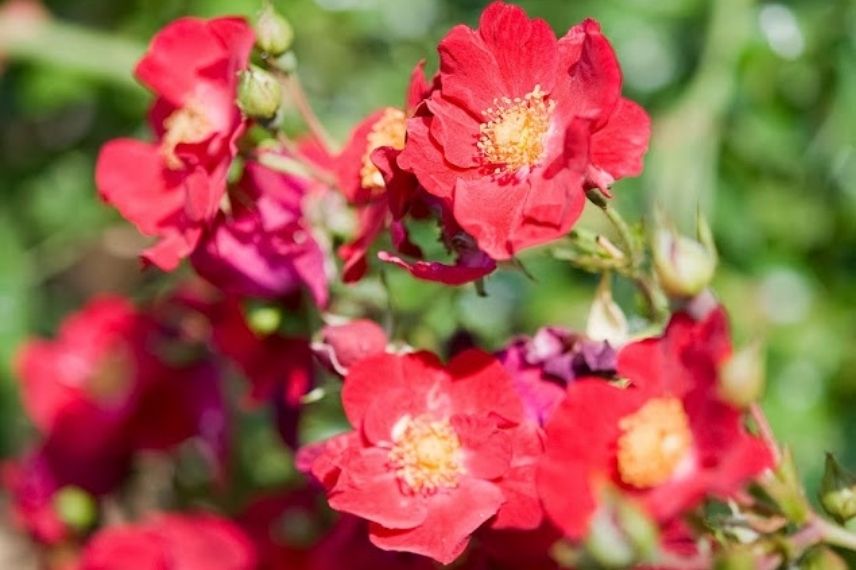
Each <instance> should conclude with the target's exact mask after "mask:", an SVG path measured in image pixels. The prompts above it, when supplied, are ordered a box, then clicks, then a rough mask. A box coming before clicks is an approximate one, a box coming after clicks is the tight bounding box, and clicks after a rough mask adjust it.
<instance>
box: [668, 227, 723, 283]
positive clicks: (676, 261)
mask: <svg viewBox="0 0 856 570" xmlns="http://www.w3.org/2000/svg"><path fill="white" fill-rule="evenodd" d="M653 257H654V270H655V271H656V273H657V278H658V279H659V281H660V285H662V287H663V290H664V291H665V292H666V293H667V294H668V295H670V296H672V297H679V298H684V299H685V298H692V297H695V296H696V295H698V294H699V293H701V292H702V291H704V289H705V288H706V287H707V286H708V285H709V284H710V282H711V280H712V279H713V272H714V270H715V269H716V254H715V252H712V251H710V250H709V249H708V248H707V247H705V246H704V245H703V244H702V243H700V242H698V241H696V240H694V239H690V238H688V237H685V236H681V235H678V234H677V233H675V232H674V231H672V230H668V229H662V228H661V229H658V230H656V231H655V233H654V247H653Z"/></svg>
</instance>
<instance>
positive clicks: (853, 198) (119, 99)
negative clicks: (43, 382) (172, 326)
mask: <svg viewBox="0 0 856 570" xmlns="http://www.w3.org/2000/svg"><path fill="white" fill-rule="evenodd" d="M519 3H520V4H521V5H522V6H524V7H525V8H526V9H527V10H528V11H529V13H530V14H531V15H534V16H540V17H544V18H546V19H547V20H548V21H549V22H551V23H552V25H553V26H554V28H555V29H556V30H557V31H559V32H560V33H562V32H564V30H565V29H567V28H568V27H569V26H570V25H572V24H574V23H576V22H578V21H580V20H581V19H583V18H585V17H588V16H590V17H594V18H596V19H598V20H599V21H600V22H601V24H602V25H603V27H604V29H605V31H606V33H607V35H608V36H609V37H610V38H611V40H612V42H613V44H614V46H615V48H616V50H617V52H618V54H619V58H620V60H621V62H622V64H623V69H624V78H625V92H626V94H627V95H628V96H630V97H632V98H634V99H636V100H638V101H640V102H641V103H642V104H643V105H644V106H645V107H646V108H647V109H648V110H649V112H650V113H651V114H652V116H653V118H654V124H655V135H654V138H653V140H652V147H651V153H650V154H649V158H648V162H647V170H646V173H645V175H644V176H642V177H641V178H639V179H635V180H627V181H623V182H621V183H619V184H618V185H617V186H616V188H615V195H616V199H615V202H616V205H617V206H618V208H619V209H621V210H622V211H623V212H624V213H625V214H626V216H627V217H628V218H630V219H633V218H635V217H640V216H648V215H649V213H650V212H651V211H652V209H653V208H654V207H660V208H663V209H664V210H665V211H667V212H668V213H669V215H670V216H671V217H672V218H673V219H675V220H676V221H677V222H678V223H679V224H681V225H682V227H684V229H685V230H687V231H690V230H691V229H692V222H691V220H692V219H693V217H694V214H695V211H696V209H697V208H699V207H700V208H702V209H703V211H704V212H705V213H706V214H707V215H708V216H709V218H710V219H711V221H712V223H713V227H714V233H715V235H716V238H717V241H718V246H719V248H720V251H721V256H722V264H721V267H720V270H719V274H718V276H717V280H716V283H715V285H716V288H717V290H718V292H719V294H720V295H721V297H722V298H723V299H724V301H725V303H726V304H727V306H728V308H729V310H730V313H731V315H732V320H733V325H734V329H735V337H736V340H737V342H738V343H744V342H748V341H750V340H753V339H762V340H763V341H765V343H766V345H767V347H768V370H769V382H768V390H767V394H766V397H765V401H764V405H765V408H766V409H767V410H768V413H769V415H770V417H771V421H772V423H773V426H774V428H775V430H776V432H777V433H778V435H779V437H780V439H781V440H782V441H783V442H785V443H787V444H789V445H792V446H793V447H794V449H795V452H796V455H797V458H798V461H799V464H800V465H801V466H802V473H803V476H804V477H805V478H806V480H807V481H808V482H809V486H810V489H812V490H813V489H815V488H816V484H817V481H818V480H819V477H820V474H821V472H822V462H823V453H822V451H824V450H830V451H835V452H838V453H840V454H842V458H843V461H844V463H845V464H849V465H850V466H851V467H852V466H856V443H854V442H856V413H854V412H853V410H856V4H855V3H854V2H853V1H852V0H821V1H817V0H795V1H791V2H782V3H768V2H755V1H753V0H659V1H657V2H651V1H649V0H521V1H520V2H519ZM485 4H486V2H484V1H482V0H279V1H278V2H276V5H277V7H278V8H279V9H280V10H281V11H282V12H283V13H284V14H285V15H286V16H287V17H288V18H289V19H290V20H291V22H292V23H293V25H294V27H295V29H296V31H297V40H296V53H297V56H298V60H299V73H300V74H301V76H302V78H303V80H304V81H305V84H306V85H307V88H308V91H309V93H310V95H311V96H312V98H313V101H314V103H315V104H316V107H317V110H318V112H319V114H320V115H321V117H322V118H323V119H324V120H325V122H326V123H327V125H328V126H329V127H330V129H331V130H332V131H333V132H334V133H335V134H336V135H338V136H339V137H340V140H343V139H344V137H346V136H347V132H348V130H349V128H350V127H351V126H352V125H353V124H354V123H355V122H356V121H357V120H359V119H360V118H362V117H363V116H364V115H365V114H367V113H368V112H369V111H371V110H373V109H374V108H376V107H379V106H381V105H387V104H390V105H398V104H400V103H401V102H402V99H403V91H404V87H405V85H406V82H407V78H408V74H409V71H410V69H411V68H412V66H413V65H414V64H415V63H416V62H417V61H418V60H419V59H421V58H426V59H427V60H428V69H429V71H432V72H433V70H434V69H436V54H435V52H434V46H435V45H436V42H437V41H438V40H439V38H441V37H442V35H443V34H444V33H445V32H446V31H447V30H448V29H449V27H450V26H452V25H454V24H455V23H458V22H465V23H468V24H470V25H475V23H476V21H477V17H478V13H479V12H480V10H481V9H482V8H483V6H484V5H485ZM258 6H259V2H258V0H125V1H121V2H117V1H115V0H45V1H44V2H43V4H38V5H37V4H36V3H35V2H31V1H21V0H17V1H15V2H7V3H6V4H5V5H0V61H2V63H1V64H0V65H2V66H3V67H2V71H0V376H2V386H3V393H2V410H0V444H1V445H2V451H3V453H4V455H5V454H10V453H12V452H14V451H15V450H17V449H19V448H20V447H21V444H22V440H24V439H25V437H24V435H23V433H24V432H23V431H22V430H25V429H26V423H25V421H24V419H23V418H22V414H21V411H20V407H19V405H18V403H17V400H16V396H15V394H14V392H15V388H14V384H15V383H14V378H13V376H12V372H11V363H12V357H13V354H14V351H15V348H16V347H17V346H18V345H19V344H20V342H21V341H22V339H23V338H25V336H26V335H28V334H34V333H38V334H50V333H51V331H53V330H55V328H56V324H57V322H58V321H59V320H60V319H61V317H62V316H63V315H65V314H67V313H68V312H70V311H71V310H73V309H74V308H76V307H78V306H79V305H80V304H81V303H82V302H83V301H84V299H86V298H88V297H89V296H91V295H92V294H94V293H97V292H101V291H119V292H123V293H126V294H129V295H131V296H133V297H135V298H138V299H145V298H149V297H151V296H152V295H155V294H157V292H159V291H163V290H164V288H165V287H166V283H167V282H168V281H170V280H171V279H173V278H171V277H165V276H162V275H158V274H156V273H155V272H142V273H141V272H140V271H139V267H138V263H137V261H136V258H135V254H136V252H137V251H138V250H139V249H140V247H141V242H140V239H139V238H138V237H137V236H136V235H135V233H134V230H133V228H131V227H130V225H128V224H126V223H125V222H123V221H121V220H120V219H119V218H118V216H117V215H116V214H115V212H113V211H112V210H110V209H109V208H107V207H105V206H103V205H102V204H101V203H100V202H99V201H98V200H97V197H96V194H95V189H94V185H93V176H92V175H93V167H94V161H95V157H96V155H97V151H98V148H99V146H100V145H101V144H102V143H103V142H104V141H105V140H107V139H109V138H112V137H115V136H120V135H131V136H140V137H146V136H148V132H147V126H146V124H145V120H144V114H145V111H146V108H147V105H148V103H149V101H150V100H149V97H148V95H147V94H146V92H145V91H144V90H143V89H142V88H140V87H139V86H137V85H136V84H135V83H134V81H133V80H132V77H131V70H132V66H133V63H134V62H135V60H136V58H137V57H138V56H139V54H140V53H141V52H142V50H143V49H144V47H145V45H146V42H147V41H148V39H149V38H150V37H151V36H152V35H153V34H154V33H155V31H156V30H158V29H159V28H160V27H161V26H163V25H164V24H165V23H167V22H168V21H170V20H172V19H174V18H176V17H179V16H181V15H185V14H196V15H201V16H214V15H222V14H244V15H252V14H254V12H255V11H256V10H257V9H258ZM40 12H41V13H42V15H41V16H39V15H38V14H39V13H40ZM44 18H48V19H47V20H45V19H44ZM39 22H41V23H39ZM297 124H298V123H297V122H296V121H294V125H297ZM590 210H592V209H590ZM582 223H583V224H584V225H586V226H589V227H592V228H596V229H598V230H599V231H607V230H606V228H605V226H604V225H603V220H601V219H600V217H599V215H598V212H595V211H590V212H587V214H586V216H585V218H584V220H583V222H582ZM523 261H524V263H525V264H526V267H527V269H528V271H529V272H530V273H531V274H532V275H533V276H534V280H530V279H528V278H527V277H526V276H525V275H523V274H522V273H521V272H519V271H512V270H505V271H502V272H499V273H498V274H496V275H494V276H492V277H491V278H490V279H489V280H488V283H487V291H488V296H487V297H483V298H481V297H478V296H477V295H476V292H475V291H474V290H473V289H471V288H463V289H459V290H454V291H451V290H449V289H444V288H441V287H438V286H434V285H431V284H424V283H419V282H416V281H414V280H413V279H411V278H409V277H408V276H406V275H405V274H403V273H402V272H400V271H398V270H389V271H387V273H386V275H385V277H386V282H387V283H388V285H389V288H390V291H391V294H390V296H389V298H388V299H387V298H386V295H385V293H384V291H383V288H382V287H381V286H380V281H379V280H378V279H377V278H375V279H369V280H367V281H365V282H364V283H362V284H361V285H359V286H358V287H357V288H352V289H348V290H347V291H346V292H345V293H344V296H343V298H342V301H340V302H339V305H338V306H337V307H336V310H338V311H340V312H344V313H348V312H356V311H357V310H358V309H359V310H363V309H364V308H365V307H366V306H368V307H372V306H375V307H376V309H377V311H378V312H380V311H382V308H383V307H384V306H386V304H387V303H389V304H390V305H391V306H392V308H393V309H394V323H393V324H394V326H395V330H396V334H397V335H398V336H399V338H402V339H404V340H408V341H410V342H411V343H413V344H415V345H418V346H420V347H425V348H431V349H437V350H441V349H442V347H443V346H445V345H446V343H447V341H448V339H449V338H450V337H451V336H452V335H454V334H455V333H456V332H457V331H460V330H466V331H468V332H469V333H471V334H473V335H475V336H476V338H477V339H478V341H479V342H480V343H481V344H483V345H484V346H487V347H490V348H495V347H498V346H500V345H501V344H502V343H503V342H504V341H505V340H506V339H507V338H508V337H509V336H510V335H512V334H515V333H529V332H532V331H534V330H535V329H536V328H537V327H539V326H542V325H545V324H556V325H563V326H567V327H572V328H582V327H583V326H584V325H585V317H586V313H587V310H588V305H589V303H590V302H591V299H592V297H593V295H594V290H595V284H596V279H595V278H594V277H593V276H590V275H586V274H583V273H580V272H578V271H575V270H572V269H570V268H569V267H567V266H566V265H563V263H562V262H559V261H555V260H552V259H551V258H550V257H549V255H548V254H547V253H546V251H535V252H532V253H530V254H529V255H526V256H524V259H523ZM618 298H619V300H620V301H621V302H622V304H623V305H624V306H625V308H627V309H628V310H632V302H633V300H632V295H631V292H630V289H629V288H627V287H624V286H622V285H619V290H618ZM320 427H322V428H323V426H320ZM253 433H256V434H267V435H257V436H255V439H252V438H251V440H250V441H247V442H246V443H245V445H244V449H242V450H241V451H240V455H242V456H243V455H246V456H247V457H246V459H247V461H248V462H250V463H255V464H256V465H257V466H258V468H259V469H262V470H263V472H262V473H261V475H259V476H258V477H259V478H260V479H261V480H262V482H265V481H267V479H265V477H269V478H272V479H274V480H275V479H277V478H278V476H282V475H281V474H282V473H283V471H284V470H286V468H287V466H288V464H287V462H283V461H280V460H279V456H278V455H276V454H272V455H270V458H269V460H260V459H259V457H260V456H262V457H264V453H263V450H264V449H267V448H270V447H271V446H274V445H275V444H274V443H271V442H269V441H267V440H266V439H265V438H267V437H269V435H270V432H265V431H261V432H259V431H256V432H253ZM278 474H279V475H278ZM811 492H812V494H814V493H813V491H811Z"/></svg>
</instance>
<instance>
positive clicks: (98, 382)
mask: <svg viewBox="0 0 856 570" xmlns="http://www.w3.org/2000/svg"><path fill="white" fill-rule="evenodd" d="M133 375H134V363H133V359H132V355H131V353H130V350H129V349H128V348H127V347H125V346H121V345H120V346H116V347H114V348H112V349H111V351H110V352H109V353H107V354H106V355H104V356H103V357H102V358H101V359H100V361H99V362H98V364H97V366H96V367H95V370H93V372H92V374H91V375H90V376H89V378H88V379H87V382H86V390H87V391H88V392H89V394H90V395H91V396H92V397H93V398H94V399H95V400H97V401H99V402H101V403H102V404H106V405H116V404H120V403H122V402H123V400H124V399H125V397H126V396H127V395H128V391H129V390H130V388H131V382H132V380H133Z"/></svg>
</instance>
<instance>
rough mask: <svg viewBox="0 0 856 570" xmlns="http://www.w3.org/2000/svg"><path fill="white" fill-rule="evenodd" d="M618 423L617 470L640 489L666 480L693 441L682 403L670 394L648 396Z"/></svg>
mask: <svg viewBox="0 0 856 570" xmlns="http://www.w3.org/2000/svg"><path fill="white" fill-rule="evenodd" d="M618 425H619V427H620V428H621V430H622V431H623V434H622V435H621V437H620V438H619V439H618V473H619V475H620V476H621V480H622V481H624V482H625V483H627V484H628V485H632V486H634V487H637V488H640V489H644V488H648V487H654V486H656V485H660V484H661V483H665V482H666V481H668V480H669V479H670V478H671V477H672V476H673V475H674V473H675V470H676V469H677V467H678V465H679V464H680V463H681V462H682V461H683V460H684V459H685V458H686V457H687V454H688V453H689V450H690V448H691V446H692V443H693V437H692V432H691V431H690V426H689V419H688V418H687V414H686V412H685V411H684V406H683V404H681V401H680V400H678V399H677V398H673V397H665V398H654V399H653V400H649V401H648V402H647V403H646V404H645V405H644V406H642V407H641V408H640V409H639V410H637V411H636V412H634V413H632V414H630V415H628V416H626V417H625V418H623V419H622V420H621V421H620V422H619V424H618Z"/></svg>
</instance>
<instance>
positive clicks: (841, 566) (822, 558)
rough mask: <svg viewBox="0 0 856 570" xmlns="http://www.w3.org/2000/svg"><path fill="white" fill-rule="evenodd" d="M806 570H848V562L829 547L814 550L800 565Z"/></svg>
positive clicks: (819, 547)
mask: <svg viewBox="0 0 856 570" xmlns="http://www.w3.org/2000/svg"><path fill="white" fill-rule="evenodd" d="M800 568H803V569H805V570H847V569H848V568H849V566H848V565H847V562H846V561H845V560H844V559H843V558H842V557H840V556H839V555H838V554H836V553H835V552H834V551H833V550H832V549H831V548H829V547H828V546H818V547H816V548H813V549H812V550H811V551H810V552H809V553H808V554H807V555H806V557H805V559H804V560H803V561H802V563H801V564H800Z"/></svg>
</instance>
